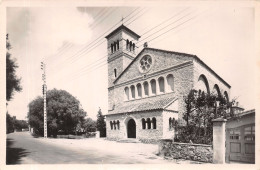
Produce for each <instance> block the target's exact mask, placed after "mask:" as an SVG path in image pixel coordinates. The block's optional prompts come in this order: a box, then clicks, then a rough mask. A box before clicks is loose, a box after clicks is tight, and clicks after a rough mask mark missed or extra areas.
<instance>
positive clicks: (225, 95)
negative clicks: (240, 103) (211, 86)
mask: <svg viewBox="0 0 260 170" xmlns="http://www.w3.org/2000/svg"><path fill="white" fill-rule="evenodd" d="M224 97H225V99H226V101H227V102H229V98H228V93H227V91H225V92H224Z"/></svg>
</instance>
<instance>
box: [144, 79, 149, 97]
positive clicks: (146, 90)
mask: <svg viewBox="0 0 260 170" xmlns="http://www.w3.org/2000/svg"><path fill="white" fill-rule="evenodd" d="M143 86H144V95H145V96H149V85H148V82H147V81H145V82H144V84H143Z"/></svg>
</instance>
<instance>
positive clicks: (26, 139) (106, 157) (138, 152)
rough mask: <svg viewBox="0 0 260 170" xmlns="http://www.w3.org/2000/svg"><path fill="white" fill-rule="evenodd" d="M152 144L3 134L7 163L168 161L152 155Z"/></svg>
mask: <svg viewBox="0 0 260 170" xmlns="http://www.w3.org/2000/svg"><path fill="white" fill-rule="evenodd" d="M156 151H157V146H156V145H150V144H141V143H118V142H114V141H107V140H104V139H82V140H75V139H43V138H34V137H32V136H31V135H30V134H29V132H15V133H11V134H8V135H7V156H6V157H7V162H6V163H7V164H115V163H117V164H137V163H143V164H145V163H149V164H151V163H170V162H169V161H167V160H163V159H162V158H161V157H158V156H156V155H155V153H156Z"/></svg>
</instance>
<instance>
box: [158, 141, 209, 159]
mask: <svg viewBox="0 0 260 170" xmlns="http://www.w3.org/2000/svg"><path fill="white" fill-rule="evenodd" d="M159 155H161V156H164V157H165V158H168V159H169V158H170V159H186V160H193V161H200V162H208V163H212V161H213V149H212V146H211V145H201V144H189V143H175V142H173V141H172V140H160V142H159Z"/></svg>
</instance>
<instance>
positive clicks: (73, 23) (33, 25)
mask: <svg viewBox="0 0 260 170" xmlns="http://www.w3.org/2000/svg"><path fill="white" fill-rule="evenodd" d="M92 22H93V18H92V17H91V16H90V15H88V14H87V13H81V12H79V11H78V10H77V9H76V8H51V7H49V8H32V9H30V26H29V39H30V40H29V41H31V42H33V45H34V46H36V47H37V49H38V50H40V51H39V52H41V54H45V55H46V54H53V53H55V52H56V51H57V49H58V48H59V47H61V46H62V45H63V43H64V42H71V43H74V44H84V43H87V42H88V41H89V40H90V39H91V35H92V30H91V29H90V28H89V25H90V24H91V23H92Z"/></svg>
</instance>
